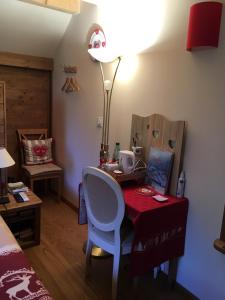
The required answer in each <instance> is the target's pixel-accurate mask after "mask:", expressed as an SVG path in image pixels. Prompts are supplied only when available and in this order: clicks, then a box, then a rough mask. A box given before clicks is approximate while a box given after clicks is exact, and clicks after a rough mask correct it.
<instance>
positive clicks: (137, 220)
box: [123, 186, 188, 276]
mask: <svg viewBox="0 0 225 300" xmlns="http://www.w3.org/2000/svg"><path fill="white" fill-rule="evenodd" d="M136 189H137V187H135V186H132V187H124V188H123V195H124V201H125V203H126V214H127V216H128V217H129V218H130V219H131V220H132V223H133V225H134V231H135V237H134V242H133V246H132V255H131V269H130V271H131V275H132V276H136V275H142V274H144V273H146V272H149V270H150V269H151V268H153V267H156V266H159V265H160V264H161V263H163V262H165V261H168V260H173V259H175V258H177V257H179V256H181V255H183V254H184V243H185V232H186V221H187V212H188V200H187V199H185V198H182V199H178V198H176V197H172V196H168V201H166V202H163V203H161V202H157V201H156V200H154V199H153V198H151V197H150V196H144V195H140V194H138V193H137V192H136Z"/></svg>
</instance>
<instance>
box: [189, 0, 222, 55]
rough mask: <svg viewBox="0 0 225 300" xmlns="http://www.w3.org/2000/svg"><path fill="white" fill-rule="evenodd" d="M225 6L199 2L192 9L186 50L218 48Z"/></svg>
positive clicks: (216, 3) (211, 2) (217, 3)
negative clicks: (224, 7)
mask: <svg viewBox="0 0 225 300" xmlns="http://www.w3.org/2000/svg"><path fill="white" fill-rule="evenodd" d="M222 7H223V4H222V3H220V2H213V1H208V2H199V3H196V4H193V5H192V6H191V8H190V15H189V25H188V34H187V45H186V49H187V50H188V51H192V50H193V49H194V48H198V47H218V43H219V33H220V21H221V15H222Z"/></svg>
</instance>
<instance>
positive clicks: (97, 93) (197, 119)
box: [53, 1, 225, 300]
mask: <svg viewBox="0 0 225 300" xmlns="http://www.w3.org/2000/svg"><path fill="white" fill-rule="evenodd" d="M181 2H182V1H179V2H178V1H176V5H177V7H178V8H179V5H181V6H183V5H186V7H185V10H183V11H184V14H183V16H182V17H183V23H182V24H181V25H180V24H179V26H183V27H182V30H181V31H180V32H181V33H182V34H180V35H178V36H177V38H176V42H174V41H173V40H172V41H173V42H174V44H173V45H176V46H171V47H163V46H162V48H160V45H159V46H158V47H156V50H157V51H156V50H155V51H152V52H150V53H146V54H142V55H139V57H138V61H139V64H138V69H137V72H136V73H135V76H134V77H133V78H132V79H131V80H130V81H129V82H126V83H124V82H120V81H119V80H118V81H117V82H116V84H115V90H114V95H113V105H112V118H111V128H110V130H111V134H110V141H111V146H110V147H111V149H112V148H113V144H114V142H115V141H116V140H118V141H120V142H121V144H122V147H123V148H128V145H129V136H130V125H131V115H132V113H135V114H140V115H149V114H152V113H160V114H163V115H165V116H166V117H167V118H169V119H171V120H178V119H180V120H185V121H187V124H188V126H187V136H186V145H185V156H184V170H185V172H186V177H187V184H186V190H185V195H186V197H188V198H189V203H190V206H189V215H188V224H187V235H186V247H185V255H184V256H183V258H182V259H181V260H180V264H179V270H178V282H179V283H181V284H182V285H183V286H184V287H185V288H187V289H188V290H189V291H190V292H192V293H193V294H195V295H196V296H197V297H199V298H200V299H206V300H211V299H217V300H222V299H224V298H225V284H224V283H225V256H224V255H222V254H220V253H219V252H217V251H216V250H215V249H214V248H213V241H214V239H216V238H218V237H219V233H220V227H221V222H222V214H223V207H224V186H225V159H224V153H225V138H224V128H225V117H224V114H225V84H224V81H225V39H224V33H225V17H224V16H223V20H222V30H221V40H220V46H219V48H218V49H210V50H202V51H198V52H193V53H189V52H187V51H186V50H185V40H186V26H187V19H188V10H189V6H190V3H192V2H193V1H185V4H184V3H183V2H182V3H181ZM81 9H82V13H81V15H80V16H74V17H73V19H72V20H71V23H70V25H69V27H68V30H67V32H66V35H65V37H64V40H63V41H62V43H61V46H60V47H59V49H58V52H57V56H56V57H55V64H56V68H55V72H54V94H53V134H54V136H55V138H56V145H57V158H58V160H59V162H60V163H61V165H62V166H63V167H64V169H65V188H64V196H65V197H66V198H67V199H68V200H70V201H72V202H74V203H76V204H77V202H76V199H77V187H78V184H79V182H80V180H81V170H82V167H84V166H86V165H89V164H90V165H97V164H98V155H99V153H98V152H99V144H100V137H101V132H100V130H99V129H98V128H96V118H97V116H99V115H101V111H102V94H101V82H100V73H99V68H98V65H97V64H95V63H93V62H92V61H91V60H90V58H89V57H88V55H87V44H88V40H87V34H88V31H89V29H90V27H91V25H92V24H93V23H95V22H97V18H98V11H97V8H96V7H94V6H92V5H90V4H84V3H83V4H82V8H81ZM167 9H168V11H167V14H168V15H169V14H170V10H169V6H168V7H167ZM173 10H175V9H174V7H173ZM174 21H176V19H174ZM171 27H172V26H171ZM166 42H167V45H168V44H169V42H170V41H169V40H168V41H166ZM64 64H72V65H73V64H74V65H77V67H78V74H77V80H78V82H79V84H80V86H81V91H80V92H79V93H76V94H68V95H67V94H65V93H63V92H61V86H62V85H63V83H64V79H65V74H63V65H64Z"/></svg>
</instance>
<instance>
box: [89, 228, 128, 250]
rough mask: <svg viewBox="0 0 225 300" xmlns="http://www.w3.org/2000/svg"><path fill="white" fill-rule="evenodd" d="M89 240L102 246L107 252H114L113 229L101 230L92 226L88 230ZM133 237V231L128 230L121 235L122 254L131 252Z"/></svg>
mask: <svg viewBox="0 0 225 300" xmlns="http://www.w3.org/2000/svg"><path fill="white" fill-rule="evenodd" d="M89 235H90V238H91V240H92V241H93V242H94V243H95V244H96V245H97V246H99V247H101V248H103V249H104V250H105V251H107V252H109V253H112V254H113V253H114V251H115V239H114V231H102V230H99V229H97V228H95V227H92V228H91V229H90V231H89ZM133 239H134V232H133V231H129V232H127V233H126V234H124V233H123V235H121V248H122V253H121V254H122V255H126V254H129V253H131V249H132V242H133Z"/></svg>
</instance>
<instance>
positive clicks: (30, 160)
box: [22, 138, 52, 165]
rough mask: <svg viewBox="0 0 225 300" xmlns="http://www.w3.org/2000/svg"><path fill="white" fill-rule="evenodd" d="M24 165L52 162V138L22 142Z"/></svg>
mask: <svg viewBox="0 0 225 300" xmlns="http://www.w3.org/2000/svg"><path fill="white" fill-rule="evenodd" d="M22 143H23V146H24V147H23V148H24V160H25V164H26V165H39V164H44V163H50V162H52V138H49V139H45V140H25V139H24V140H22Z"/></svg>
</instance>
